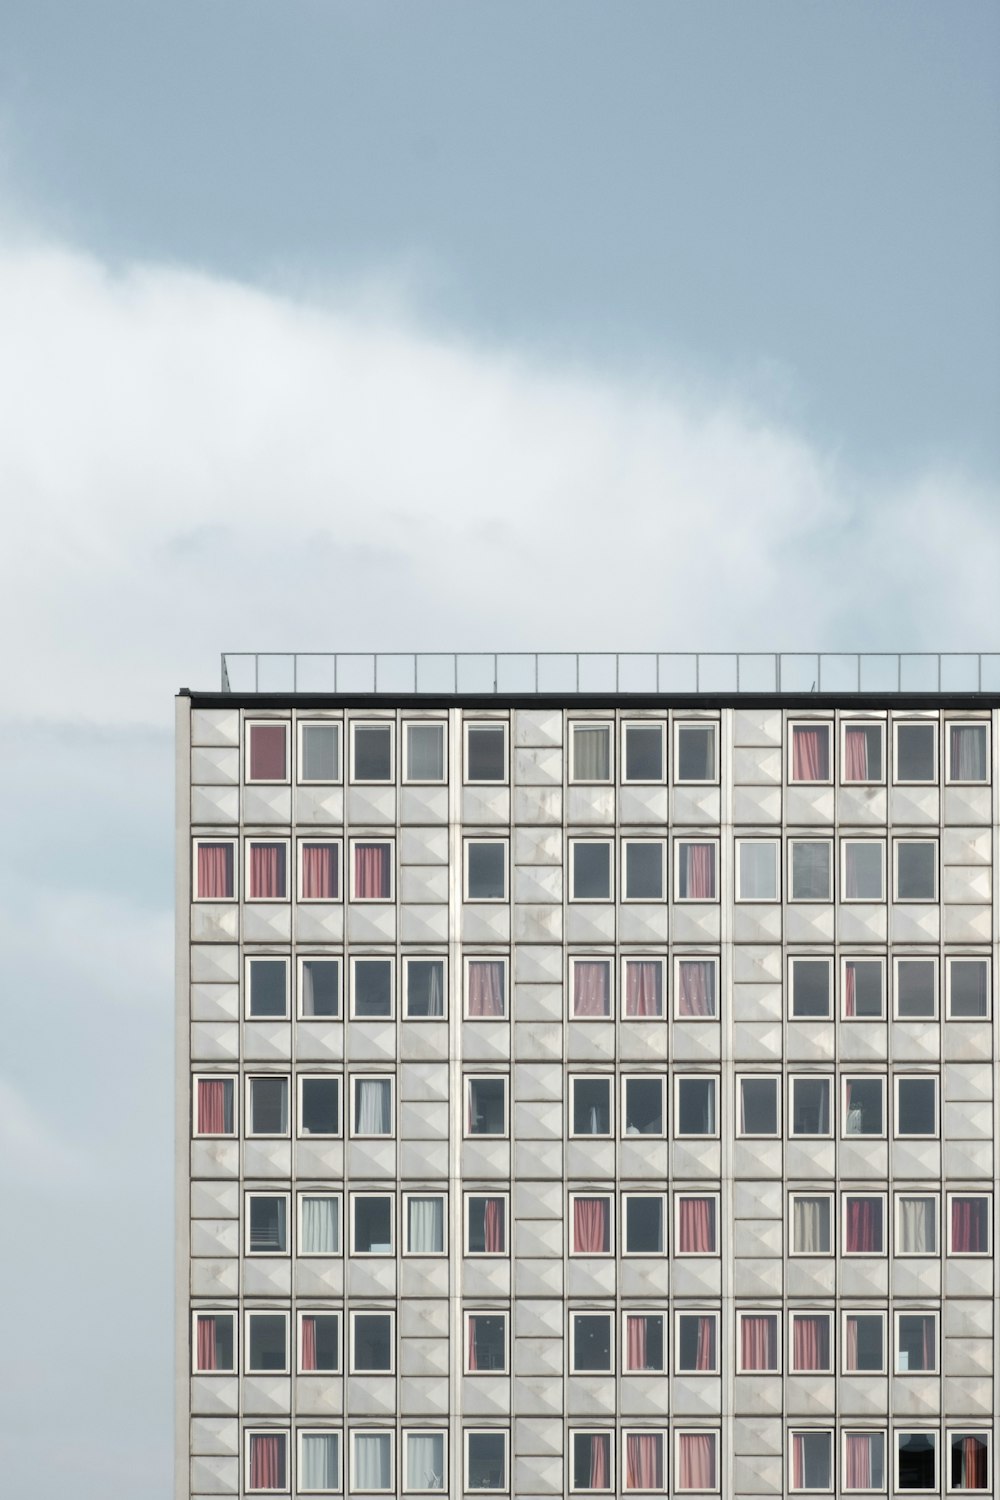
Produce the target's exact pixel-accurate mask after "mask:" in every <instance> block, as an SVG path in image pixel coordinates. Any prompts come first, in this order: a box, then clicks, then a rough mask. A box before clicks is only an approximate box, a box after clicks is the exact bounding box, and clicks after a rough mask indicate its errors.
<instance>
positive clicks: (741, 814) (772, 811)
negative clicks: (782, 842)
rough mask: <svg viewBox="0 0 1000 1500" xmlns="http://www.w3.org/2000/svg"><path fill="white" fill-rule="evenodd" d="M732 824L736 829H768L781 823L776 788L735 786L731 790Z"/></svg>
mask: <svg viewBox="0 0 1000 1500" xmlns="http://www.w3.org/2000/svg"><path fill="white" fill-rule="evenodd" d="M733 822H734V823H735V824H736V826H737V828H761V827H764V828H766V827H770V826H771V825H772V824H776V823H780V822H781V791H780V788H778V787H767V786H737V787H735V788H734V789H733Z"/></svg>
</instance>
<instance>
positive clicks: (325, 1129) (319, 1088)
mask: <svg viewBox="0 0 1000 1500" xmlns="http://www.w3.org/2000/svg"><path fill="white" fill-rule="evenodd" d="M340 1128H341V1127H340V1079H339V1078H335V1077H332V1076H331V1075H330V1074H329V1073H320V1074H317V1075H309V1074H300V1075H299V1135H300V1136H307V1135H322V1136H330V1135H339V1134H340Z"/></svg>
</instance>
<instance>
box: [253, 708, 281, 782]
mask: <svg viewBox="0 0 1000 1500" xmlns="http://www.w3.org/2000/svg"><path fill="white" fill-rule="evenodd" d="M246 757H247V764H246V777H247V781H287V780H288V725H287V724H280V723H273V722H272V723H263V724H247V735H246Z"/></svg>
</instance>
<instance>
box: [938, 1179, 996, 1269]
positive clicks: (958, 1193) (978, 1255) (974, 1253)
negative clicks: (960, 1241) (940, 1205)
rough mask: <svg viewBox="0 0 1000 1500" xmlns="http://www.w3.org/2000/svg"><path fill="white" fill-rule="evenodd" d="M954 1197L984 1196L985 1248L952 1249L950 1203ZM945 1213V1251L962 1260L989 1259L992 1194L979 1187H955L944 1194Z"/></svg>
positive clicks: (991, 1236)
mask: <svg viewBox="0 0 1000 1500" xmlns="http://www.w3.org/2000/svg"><path fill="white" fill-rule="evenodd" d="M956 1198H985V1199H986V1203H987V1214H986V1231H987V1242H988V1243H987V1248H986V1249H985V1250H953V1249H952V1243H951V1205H952V1202H953V1201H954V1199H956ZM945 1200H946V1201H945V1215H946V1224H947V1231H948V1239H947V1247H948V1249H947V1253H948V1255H951V1256H956V1257H957V1258H960V1259H962V1260H989V1259H990V1258H991V1256H992V1255H993V1194H992V1193H991V1192H988V1191H982V1190H980V1189H979V1188H968V1189H965V1188H956V1189H955V1190H954V1192H949V1193H946V1194H945Z"/></svg>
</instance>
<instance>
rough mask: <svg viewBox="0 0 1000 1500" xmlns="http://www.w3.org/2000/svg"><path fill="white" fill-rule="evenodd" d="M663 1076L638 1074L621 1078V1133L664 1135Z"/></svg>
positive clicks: (665, 1130) (665, 1131)
mask: <svg viewBox="0 0 1000 1500" xmlns="http://www.w3.org/2000/svg"><path fill="white" fill-rule="evenodd" d="M665 1082H666V1080H665V1079H664V1078H658V1077H649V1076H642V1075H640V1076H638V1077H625V1078H623V1079H622V1133H623V1134H624V1135H658V1136H662V1135H666V1133H667V1129H666V1118H665V1115H664V1110H663V1086H664V1083H665Z"/></svg>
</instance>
